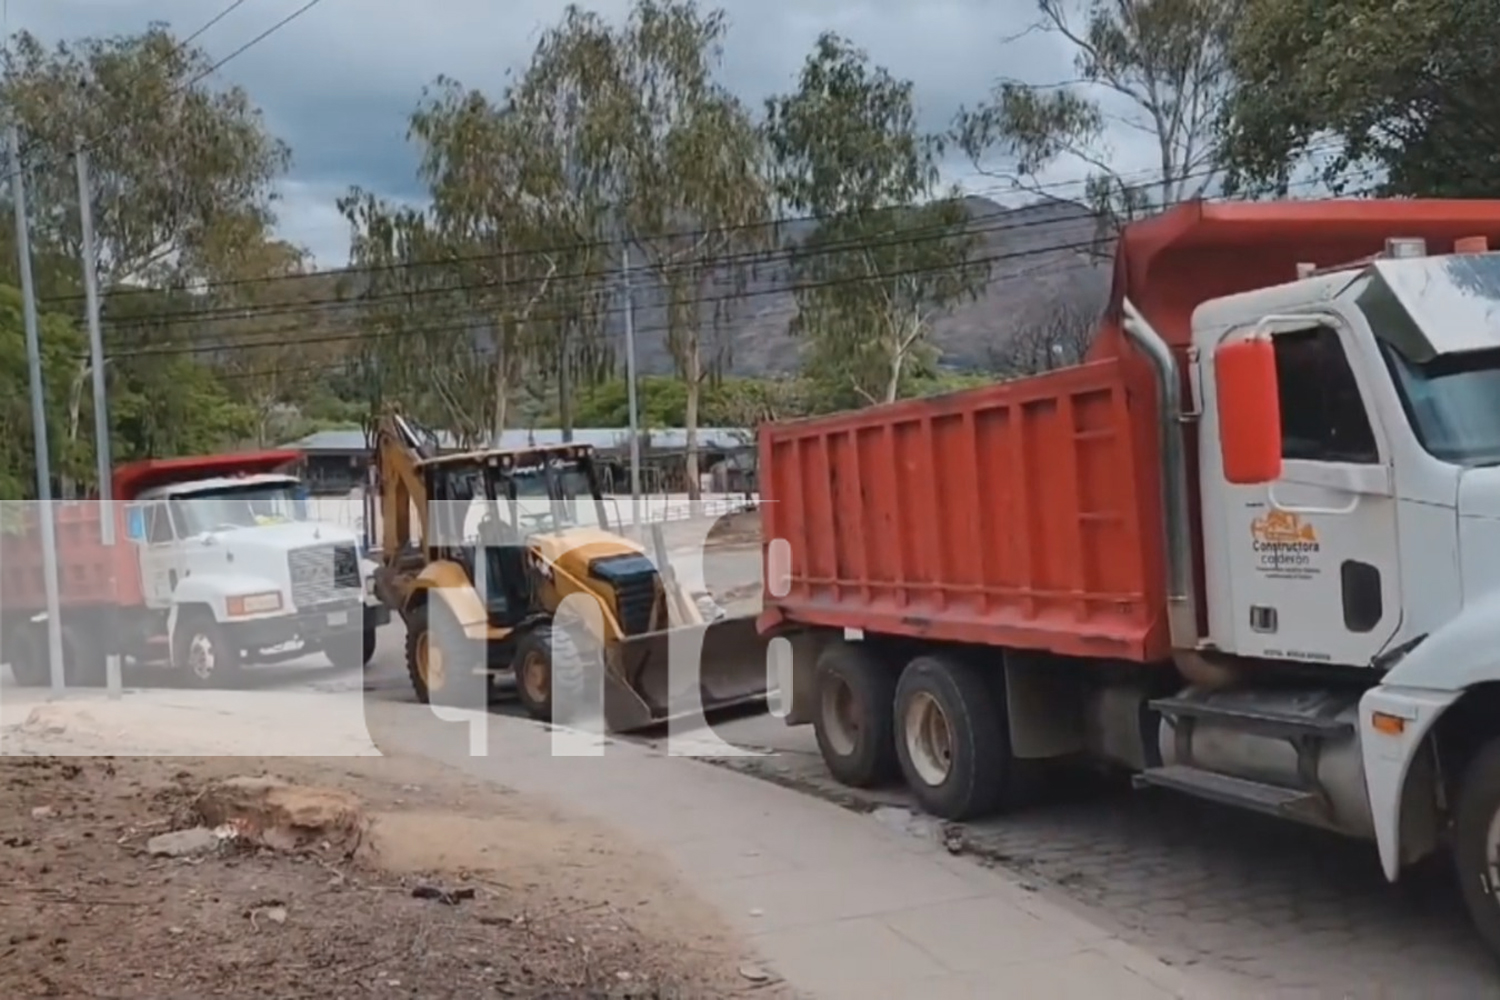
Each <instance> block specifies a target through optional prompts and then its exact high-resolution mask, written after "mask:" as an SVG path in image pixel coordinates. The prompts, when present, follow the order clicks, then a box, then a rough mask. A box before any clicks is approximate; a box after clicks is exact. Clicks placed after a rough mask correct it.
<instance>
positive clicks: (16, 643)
mask: <svg viewBox="0 0 1500 1000" xmlns="http://www.w3.org/2000/svg"><path fill="white" fill-rule="evenodd" d="M47 657H48V654H47V633H46V630H45V629H42V628H37V627H36V626H35V625H17V626H13V627H11V628H9V629H7V630H6V631H5V634H4V636H3V637H0V660H4V661H5V662H7V663H9V664H10V672H11V673H12V674H15V677H16V683H17V684H19V685H20V686H21V687H46V686H47V685H49V684H51V683H52V666H51V661H50V660H49V659H48V658H47Z"/></svg>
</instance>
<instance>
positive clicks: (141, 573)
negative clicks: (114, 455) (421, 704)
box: [0, 449, 390, 686]
mask: <svg viewBox="0 0 1500 1000" xmlns="http://www.w3.org/2000/svg"><path fill="white" fill-rule="evenodd" d="M303 457H304V456H303V454H302V453H301V452H300V451H295V450H285V449H282V450H272V451H247V452H234V453H229V454H222V455H203V456H192V457H187V458H171V459H153V460H147V461H141V462H131V463H128V464H125V465H122V466H120V467H119V468H118V469H116V470H115V473H114V476H113V488H114V496H115V500H116V502H115V504H114V505H113V507H112V509H111V511H110V512H109V516H111V517H112V518H113V519H114V529H115V541H116V544H114V545H113V546H107V545H105V544H104V540H103V537H102V530H101V529H102V525H101V523H100V517H99V515H100V505H99V503H97V502H95V501H82V502H68V503H58V504H55V505H54V506H53V508H52V509H53V512H54V524H55V534H56V543H57V544H56V551H57V579H58V598H59V601H58V604H59V625H60V630H61V638H62V646H63V649H62V653H63V656H62V659H63V665H64V671H65V676H66V679H67V682H68V684H70V685H73V686H97V685H100V684H102V683H103V682H104V679H105V664H106V659H107V657H108V656H110V655H117V656H120V657H122V658H124V659H126V660H131V661H136V662H143V663H144V662H157V663H164V664H168V665H170V666H173V667H176V668H181V669H182V670H183V671H184V672H185V674H186V675H187V676H188V678H189V679H191V680H192V681H194V682H197V683H199V684H209V683H215V684H217V683H222V682H224V681H226V680H232V679H233V678H234V677H235V676H236V674H237V672H238V669H239V667H240V666H241V665H242V663H243V662H244V661H245V659H246V657H247V654H256V658H257V659H259V660H262V661H273V660H276V659H279V658H286V657H288V656H300V655H302V654H304V653H308V652H313V651H319V652H322V653H324V654H325V655H326V656H327V657H328V658H329V659H330V660H331V661H333V663H334V664H335V665H339V666H342V665H345V664H348V665H350V666H358V665H360V664H362V663H368V661H369V659H370V656H371V654H372V653H373V652H374V646H375V629H376V628H378V627H379V626H380V625H381V624H383V623H384V622H385V621H388V620H389V617H390V615H389V612H387V611H386V610H385V609H384V608H383V607H382V606H381V605H380V604H379V602H378V601H377V600H376V599H375V598H374V596H373V594H372V593H371V589H370V586H369V584H370V580H371V575H370V569H371V567H372V566H373V564H369V563H367V562H366V561H363V560H361V558H360V554H359V536H358V535H357V534H356V533H355V532H354V531H353V530H351V529H349V528H344V527H340V526H338V525H334V524H320V523H317V522H315V521H309V520H308V519H307V517H306V506H305V501H304V491H303V490H302V487H301V483H300V481H299V480H298V479H297V477H296V476H295V475H294V474H293V472H294V471H295V469H296V467H297V466H299V465H300V464H301V462H302V460H303ZM0 506H4V507H5V508H6V510H5V511H4V513H5V514H6V515H8V516H6V517H4V518H3V519H0V662H3V663H8V664H9V665H10V667H11V671H12V673H13V674H14V676H15V678H16V680H17V682H19V683H21V684H27V685H42V684H46V683H47V682H48V679H49V675H50V662H51V661H50V658H49V656H48V637H47V590H46V578H45V573H44V565H43V559H42V551H43V550H42V545H41V537H42V536H41V534H40V531H39V527H40V524H39V522H40V518H39V517H38V516H37V515H38V513H39V511H38V509H37V507H36V505H35V504H29V503H20V504H5V505H0ZM362 563H363V565H362Z"/></svg>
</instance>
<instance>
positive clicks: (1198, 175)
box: [48, 147, 1368, 303]
mask: <svg viewBox="0 0 1500 1000" xmlns="http://www.w3.org/2000/svg"><path fill="white" fill-rule="evenodd" d="M1330 148H1331V147H1330ZM1315 151H1321V150H1314V149H1309V150H1308V151H1307V152H1308V153H1312V152H1315ZM1221 172H1222V171H1221V170H1220V169H1219V168H1217V167H1210V168H1206V169H1202V170H1197V171H1192V172H1188V173H1184V174H1183V175H1181V176H1180V177H1177V178H1175V179H1174V182H1176V183H1180V182H1182V181H1188V180H1207V179H1210V178H1212V177H1214V176H1215V175H1217V174H1219V173H1221ZM1366 173H1368V172H1366ZM1131 177H1133V178H1134V179H1135V180H1137V181H1139V182H1140V184H1141V185H1143V186H1144V185H1148V184H1159V183H1161V180H1160V174H1159V173H1158V172H1154V171H1151V170H1143V171H1138V172H1136V173H1135V174H1133V175H1122V176H1121V177H1119V178H1118V179H1119V180H1121V181H1122V182H1124V183H1131V181H1130V180H1127V178H1131ZM1086 183H1088V179H1087V178H1085V179H1083V180H1072V181H1056V182H1052V183H1048V184H1038V185H1031V186H1029V187H1024V188H1022V187H1017V186H1015V185H1008V186H993V187H988V188H980V189H978V190H976V191H971V192H967V193H960V196H959V199H958V200H962V199H964V198H970V197H987V196H991V195H1000V194H1002V193H1006V192H1009V193H1016V192H1018V191H1019V192H1020V193H1023V194H1025V193H1033V194H1034V193H1040V192H1043V191H1046V190H1054V189H1060V188H1064V187H1073V186H1077V185H1080V184H1086ZM1316 183H1320V181H1317V180H1309V181H1299V182H1295V183H1294V184H1293V185H1292V186H1294V187H1300V186H1303V185H1306V184H1316ZM1058 200H1066V199H1058ZM1183 200H1189V201H1190V200H1192V199H1183ZM1179 203H1180V201H1179V202H1172V203H1170V204H1179ZM1033 204H1035V203H1033ZM1029 207H1032V205H1023V206H1020V207H1019V208H1016V209H1011V210H1010V211H1012V212H1019V211H1024V210H1025V209H1026V208H1029ZM1079 207H1080V208H1081V209H1082V211H1081V212H1080V213H1079V214H1078V215H1077V216H1076V217H1075V218H1089V217H1095V216H1097V214H1098V213H1096V212H1095V211H1094V210H1092V209H1088V208H1086V207H1083V206H1079ZM1163 207H1170V205H1169V204H1167V203H1164V205H1163ZM900 210H901V209H900V208H899V207H893V208H892V209H889V211H893V212H895V211H900ZM854 217H855V216H853V215H852V214H835V215H833V216H817V215H801V216H782V217H779V218H776V219H771V220H767V221H762V222H751V223H743V224H739V225H734V226H721V227H716V228H713V229H705V228H701V227H700V228H692V229H680V230H663V231H660V232H657V233H655V234H652V235H645V236H635V237H615V238H609V239H596V240H575V241H572V242H570V243H566V244H556V245H551V246H544V247H538V248H527V249H519V250H492V251H485V252H482V253H473V254H446V255H443V256H434V257H427V258H416V259H413V260H404V261H392V262H389V263H383V264H348V265H345V266H343V267H333V268H321V269H318V270H314V271H308V272H304V273H302V274H284V275H261V276H257V277H252V278H231V279H227V280H224V281H215V282H203V283H201V284H198V285H196V286H193V287H189V288H179V289H161V288H156V287H142V288H120V289H113V290H111V292H110V298H112V299H125V298H129V297H132V296H137V295H151V294H158V293H160V292H162V291H164V290H172V291H186V292H190V293H193V294H201V293H205V292H209V291H213V290H217V289H224V288H240V287H247V286H253V285H264V284H274V283H277V282H283V281H307V282H312V281H317V280H319V279H324V278H332V277H338V276H341V275H359V276H369V275H372V274H380V273H385V272H389V271H407V270H415V269H418V268H424V267H444V266H453V265H458V264H466V263H479V262H486V261H498V260H505V259H509V258H516V257H534V256H546V255H562V254H566V253H576V252H578V251H582V250H592V249H600V248H610V247H622V246H625V245H626V244H634V245H637V246H639V245H642V244H648V243H653V242H661V241H667V240H674V239H687V240H693V239H698V238H701V237H703V236H707V235H715V234H725V233H735V232H747V231H751V230H760V229H775V228H778V227H787V226H794V225H797V224H812V225H818V226H823V225H828V224H832V223H837V222H840V221H843V220H845V219H847V218H854ZM1061 221H1068V220H1066V219H1051V220H1044V221H1043V222H1042V223H1040V224H1047V222H1061ZM1018 225H1020V224H1018ZM81 298H82V296H80V295H64V296H58V297H56V298H53V299H50V300H48V301H49V303H64V302H74V301H80V300H81Z"/></svg>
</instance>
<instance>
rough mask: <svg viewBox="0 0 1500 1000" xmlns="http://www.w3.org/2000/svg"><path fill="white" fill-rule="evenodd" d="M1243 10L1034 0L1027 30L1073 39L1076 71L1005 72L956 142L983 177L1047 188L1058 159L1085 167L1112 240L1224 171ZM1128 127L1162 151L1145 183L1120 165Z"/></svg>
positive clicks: (1230, 0) (1132, 1) (1117, 0)
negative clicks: (1061, 75)
mask: <svg viewBox="0 0 1500 1000" xmlns="http://www.w3.org/2000/svg"><path fill="white" fill-rule="evenodd" d="M1293 6H1295V5H1293ZM1244 9H1245V0H1108V2H1103V3H1101V2H1096V0H1088V2H1083V0H1036V10H1037V19H1036V21H1035V23H1034V24H1033V25H1032V26H1031V28H1029V29H1028V30H1027V31H1026V32H1023V34H1024V35H1029V34H1032V33H1034V32H1040V33H1042V34H1047V35H1051V36H1052V37H1054V38H1056V39H1057V40H1058V41H1060V42H1061V43H1062V44H1063V45H1064V46H1066V48H1067V49H1068V50H1070V51H1071V52H1072V54H1073V64H1074V69H1075V71H1076V75H1075V78H1074V79H1072V80H1069V81H1067V82H1065V83H1062V84H1059V83H1054V82H1048V83H1043V84H1035V83H1024V82H1021V81H1017V80H1014V79H1009V78H1002V79H1001V80H999V81H998V82H997V83H996V84H995V86H994V88H993V89H992V90H991V92H990V94H989V95H988V97H987V99H986V100H985V101H983V102H981V103H980V104H979V105H978V106H977V107H974V108H969V109H964V110H962V111H960V113H959V115H958V117H957V119H956V121H955V123H954V126H955V127H954V133H955V136H956V138H957V139H958V142H959V145H960V146H961V147H962V148H963V149H964V151H965V152H966V153H968V155H969V157H970V159H971V160H972V161H973V163H974V165H975V167H976V168H977V169H978V170H979V171H980V172H981V173H985V174H988V175H990V176H995V177H999V178H1002V179H1004V180H1007V181H1009V182H1011V183H1013V184H1015V185H1016V186H1018V187H1020V188H1022V189H1023V190H1027V189H1029V190H1033V191H1037V190H1040V189H1042V188H1043V187H1044V185H1043V184H1042V183H1041V175H1042V174H1043V173H1044V172H1045V171H1047V170H1049V169H1052V168H1055V167H1057V166H1059V165H1063V166H1071V167H1074V168H1077V169H1082V170H1083V171H1084V172H1085V175H1086V177H1085V198H1086V199H1087V200H1088V201H1089V202H1090V204H1091V206H1092V207H1093V208H1094V209H1095V210H1096V211H1097V212H1098V213H1099V215H1100V219H1101V232H1100V235H1101V237H1104V238H1112V237H1113V235H1114V232H1115V230H1117V229H1118V227H1119V226H1120V225H1121V224H1123V223H1124V222H1127V221H1129V220H1130V219H1132V218H1136V217H1138V216H1140V215H1143V214H1149V213H1150V212H1153V211H1159V210H1160V209H1161V208H1162V207H1163V206H1166V205H1171V204H1174V203H1176V202H1178V201H1182V200H1184V199H1188V198H1192V197H1196V196H1200V195H1203V194H1205V193H1207V192H1209V190H1210V188H1211V187H1212V185H1213V184H1214V182H1215V181H1216V180H1217V179H1218V178H1219V176H1220V174H1219V172H1218V168H1219V167H1220V166H1221V165H1222V159H1223V150H1222V147H1223V143H1222V127H1221V122H1220V118H1221V115H1222V112H1223V109H1224V107H1225V104H1226V102H1227V101H1228V99H1229V97H1230V94H1231V92H1232V91H1231V87H1232V83H1233V71H1232V68H1231V65H1230V40H1231V38H1232V36H1233V34H1234V31H1235V28H1236V26H1237V25H1238V24H1239V22H1240V20H1241V17H1242V14H1243V11H1244ZM1018 40H1019V39H1013V41H1018ZM1272 89H1275V88H1274V87H1273V88H1272ZM1121 134H1133V135H1137V136H1140V137H1143V138H1145V139H1146V140H1147V141H1148V142H1150V143H1151V145H1152V146H1153V147H1154V150H1153V151H1154V153H1155V156H1154V161H1155V162H1154V163H1153V166H1152V169H1151V170H1150V171H1149V172H1145V175H1146V179H1142V176H1141V174H1142V172H1139V171H1138V172H1137V176H1134V177H1132V176H1131V174H1130V173H1129V172H1128V171H1125V170H1122V169H1121V167H1120V161H1119V158H1118V153H1117V150H1116V148H1115V147H1114V145H1113V143H1112V141H1111V140H1112V138H1113V137H1116V136H1118V135H1121ZM997 153H998V154H999V155H1000V160H999V162H998V163H996V162H994V160H993V159H992V157H993V156H994V154H997Z"/></svg>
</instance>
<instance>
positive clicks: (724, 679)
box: [604, 617, 768, 733]
mask: <svg viewBox="0 0 1500 1000" xmlns="http://www.w3.org/2000/svg"><path fill="white" fill-rule="evenodd" d="M699 643H701V654H698V653H697V650H698V649H699V648H700V647H699V645H698V644H699ZM766 648H767V642H766V640H765V639H764V638H762V637H761V635H760V634H759V633H758V632H757V631H756V628H755V618H754V617H746V618H729V619H725V620H722V621H717V622H710V623H707V624H702V625H686V626H681V627H678V628H673V629H668V630H666V631H663V632H651V633H649V634H647V635H639V636H633V637H631V638H629V639H625V640H623V641H622V642H621V643H620V647H619V650H618V654H619V658H618V660H617V661H616V664H615V665H616V667H617V668H618V669H616V670H610V671H607V672H606V673H607V676H608V680H607V682H606V684H605V689H604V690H605V703H604V713H605V719H604V721H605V724H606V726H607V727H608V728H609V730H610V732H616V733H628V732H631V731H633V730H637V729H646V728H649V727H651V726H657V725H662V724H663V723H665V722H667V721H668V720H669V719H675V718H692V717H693V716H694V715H696V714H697V713H699V712H701V713H702V714H703V716H704V717H708V716H710V715H712V714H713V713H716V712H722V711H724V710H725V709H728V708H733V707H736V706H740V705H751V704H755V703H758V702H764V701H765V699H766V695H767V693H768V691H767V682H766V678H767V670H766ZM695 654H696V655H697V658H696V659H695ZM669 663H673V664H676V668H675V670H673V669H671V668H669V666H668V664H669ZM695 667H698V668H699V669H697V670H695V669H694V668H695Z"/></svg>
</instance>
